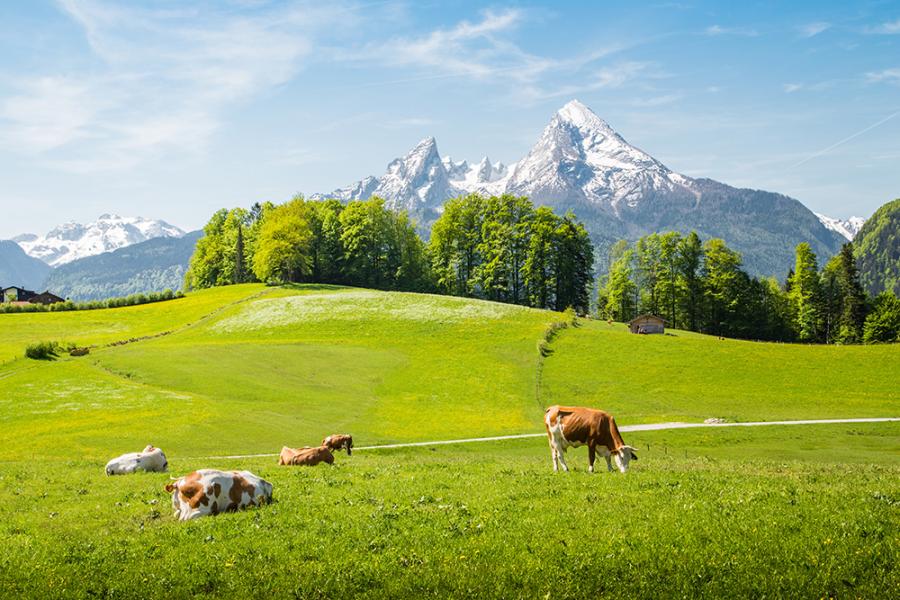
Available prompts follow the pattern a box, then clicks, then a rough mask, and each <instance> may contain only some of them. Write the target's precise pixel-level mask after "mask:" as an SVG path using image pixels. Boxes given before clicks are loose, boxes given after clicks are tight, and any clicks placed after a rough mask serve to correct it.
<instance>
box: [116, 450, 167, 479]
mask: <svg viewBox="0 0 900 600" xmlns="http://www.w3.org/2000/svg"><path fill="white" fill-rule="evenodd" d="M168 468H169V462H168V461H167V460H166V455H165V454H163V451H162V450H160V449H159V448H154V447H153V446H147V447H146V448H144V450H143V451H142V452H129V453H128V454H123V455H122V456H119V457H117V458H114V459H112V460H111V461H109V462H108V463H106V474H107V475H124V474H125V473H134V472H135V471H156V472H158V473H164V472H166V470H168Z"/></svg>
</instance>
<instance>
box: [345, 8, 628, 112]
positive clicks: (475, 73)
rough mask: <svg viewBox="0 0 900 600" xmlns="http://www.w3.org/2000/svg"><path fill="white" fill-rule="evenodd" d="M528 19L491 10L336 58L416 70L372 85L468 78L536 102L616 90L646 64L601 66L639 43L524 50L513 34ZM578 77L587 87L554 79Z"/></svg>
mask: <svg viewBox="0 0 900 600" xmlns="http://www.w3.org/2000/svg"><path fill="white" fill-rule="evenodd" d="M527 19H528V14H527V13H526V12H524V11H522V10H519V9H505V10H487V11H484V12H482V13H481V14H480V16H479V18H478V19H476V20H463V21H460V22H458V23H456V24H455V25H453V26H450V27H442V28H438V29H435V30H433V31H430V32H427V33H425V34H422V35H418V36H411V37H394V38H391V39H389V40H387V41H381V42H378V43H370V44H366V45H365V46H363V47H361V48H355V49H351V50H339V51H337V52H336V56H335V58H336V59H337V60H340V61H346V62H356V63H360V64H373V63H374V64H376V65H377V66H378V67H388V68H402V69H407V70H411V71H412V73H414V74H412V75H410V76H407V77H403V78H400V79H396V80H391V81H379V82H372V83H369V84H363V85H364V86H365V85H369V86H377V85H387V84H392V85H393V84H404V83H412V82H419V81H427V80H440V79H448V78H465V79H469V80H472V81H475V82H479V83H496V84H499V85H503V86H506V87H507V88H508V87H509V85H510V84H515V85H517V86H519V87H518V88H517V92H516V93H517V94H519V93H521V96H520V97H521V98H525V99H530V100H537V99H545V98H552V97H556V96H567V95H572V94H575V93H578V92H582V91H586V90H595V89H600V88H603V87H616V86H619V85H622V84H623V83H625V82H626V81H628V80H630V79H632V78H633V77H634V75H635V74H636V73H637V72H638V71H640V70H642V69H643V68H644V66H643V65H642V64H639V63H634V62H632V63H620V64H616V65H610V66H603V67H598V66H597V63H598V62H600V61H601V60H602V59H605V58H608V57H610V56H612V55H614V54H616V53H618V52H621V51H622V50H624V49H626V48H627V47H630V46H632V45H635V44H637V43H640V42H630V43H629V44H628V45H623V44H608V45H606V46H604V47H598V48H594V49H592V50H590V51H588V52H584V53H580V54H575V55H571V56H567V57H565V58H553V57H548V56H542V55H538V54H534V53H531V52H527V51H525V50H524V49H523V48H522V47H521V46H520V45H519V44H517V43H516V42H515V41H514V34H515V32H516V31H517V29H519V28H520V26H521V25H522V24H523V23H525V22H526V21H527ZM561 75H570V76H571V75H577V77H576V78H577V79H578V80H580V81H583V82H584V83H579V84H577V85H568V86H563V87H560V86H558V85H552V84H551V83H550V80H552V79H554V78H558V77H559V76H561Z"/></svg>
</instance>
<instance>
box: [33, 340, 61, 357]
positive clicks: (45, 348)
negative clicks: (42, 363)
mask: <svg viewBox="0 0 900 600" xmlns="http://www.w3.org/2000/svg"><path fill="white" fill-rule="evenodd" d="M25 356H27V357H28V358H31V359H33V360H54V359H56V357H57V356H59V344H57V343H56V342H36V343H34V344H28V346H26V347H25Z"/></svg>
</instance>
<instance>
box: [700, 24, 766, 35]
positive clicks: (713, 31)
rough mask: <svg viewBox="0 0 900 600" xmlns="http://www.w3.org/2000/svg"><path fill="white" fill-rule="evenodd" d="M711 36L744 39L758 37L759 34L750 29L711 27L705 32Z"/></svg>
mask: <svg viewBox="0 0 900 600" xmlns="http://www.w3.org/2000/svg"><path fill="white" fill-rule="evenodd" d="M703 33H704V34H706V35H709V36H720V35H737V36H743V37H756V36H758V35H759V32H758V31H756V30H755V29H752V28H749V27H722V26H721V25H710V26H709V27H707V28H706V29H705V30H704V31H703Z"/></svg>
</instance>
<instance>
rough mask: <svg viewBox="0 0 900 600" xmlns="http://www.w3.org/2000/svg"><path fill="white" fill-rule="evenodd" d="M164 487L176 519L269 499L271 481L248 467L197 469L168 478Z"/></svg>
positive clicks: (180, 519)
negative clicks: (240, 468) (255, 473)
mask: <svg viewBox="0 0 900 600" xmlns="http://www.w3.org/2000/svg"><path fill="white" fill-rule="evenodd" d="M166 491H167V492H169V493H171V494H172V509H173V510H174V511H175V517H176V518H177V519H178V520H179V521H190V520H191V519H196V518H198V517H205V516H207V515H217V514H219V513H220V512H228V511H236V510H241V509H244V508H247V507H248V506H262V505H263V504H268V503H269V502H271V501H272V484H271V483H269V482H268V481H266V480H265V479H261V478H259V477H257V476H256V475H254V474H253V473H251V472H250V471H217V470H215V469H200V470H199V471H194V472H193V473H188V474H187V475H185V476H184V477H180V478H178V479H176V480H175V481H173V482H171V483H170V484H169V485H167V486H166Z"/></svg>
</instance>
